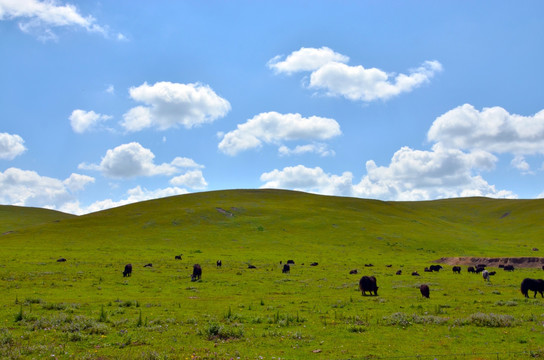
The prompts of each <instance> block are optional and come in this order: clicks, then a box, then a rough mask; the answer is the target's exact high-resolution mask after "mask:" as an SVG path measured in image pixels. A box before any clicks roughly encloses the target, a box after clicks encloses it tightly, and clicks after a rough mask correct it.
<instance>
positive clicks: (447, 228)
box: [2, 190, 544, 261]
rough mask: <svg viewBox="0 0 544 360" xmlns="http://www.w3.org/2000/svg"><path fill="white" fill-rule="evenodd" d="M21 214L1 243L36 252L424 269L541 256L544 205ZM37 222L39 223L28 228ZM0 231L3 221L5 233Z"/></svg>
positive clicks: (246, 201)
mask: <svg viewBox="0 0 544 360" xmlns="http://www.w3.org/2000/svg"><path fill="white" fill-rule="evenodd" d="M7 210H8V208H6V207H4V208H3V211H4V212H6V211H7ZM21 210H22V209H19V208H13V210H12V211H13V212H14V213H15V212H19V213H20V212H21ZM27 211H28V212H27V213H25V214H26V215H27V216H26V217H24V218H23V219H28V221H27V223H26V226H23V225H24V224H25V223H24V222H23V220H21V221H20V225H19V226H17V228H18V229H19V231H18V232H17V234H11V236H10V237H6V236H4V237H3V239H2V241H3V242H4V244H6V245H7V244H9V239H8V238H13V239H15V238H19V239H20V237H23V238H24V239H25V240H26V241H30V242H32V241H35V242H36V243H35V244H34V246H35V247H37V248H40V247H48V248H50V247H51V246H53V245H54V244H57V245H60V246H70V247H76V248H80V247H81V248H84V247H86V246H90V245H92V246H99V247H100V246H102V247H104V248H108V249H111V250H122V251H123V252H127V251H128V252H130V251H132V249H136V248H137V247H138V245H139V244H145V245H146V246H150V245H151V244H152V245H153V247H155V248H156V249H157V250H158V251H164V252H166V251H168V249H172V251H174V249H179V251H183V249H185V251H186V250H189V251H195V250H199V251H204V250H205V249H206V251H208V253H211V254H213V255H214V257H216V256H219V255H220V254H228V253H229V251H236V252H238V253H240V252H245V253H246V254H247V256H248V258H251V257H252V256H253V257H254V256H256V255H257V254H259V255H258V256H259V257H261V256H262V254H260V247H262V246H266V248H267V249H268V250H267V254H264V256H265V257H267V256H269V257H270V258H273V257H275V256H280V254H282V253H285V252H287V251H288V252H290V253H292V254H297V253H301V254H305V255H306V256H313V257H326V256H327V255H329V254H335V253H336V252H337V251H338V249H344V250H345V251H347V253H348V254H350V255H351V254H353V256H360V255H359V253H360V252H363V251H364V254H365V255H364V256H365V258H368V259H369V260H370V259H374V261H376V258H378V257H380V256H381V255H383V254H390V253H394V254H395V256H396V257H400V258H404V257H406V260H407V261H410V258H411V257H412V256H413V255H414V254H417V255H418V256H421V257H422V258H424V259H426V260H427V261H431V260H433V259H439V258H441V257H452V256H482V257H522V256H524V257H529V256H538V253H535V252H534V251H533V248H539V247H540V248H543V251H544V246H539V244H542V240H541V234H542V230H543V226H542V222H541V217H542V216H541V214H542V213H544V200H504V199H488V198H459V199H447V200H436V201H422V202H384V201H377V200H366V199H358V198H345V197H332V196H321V195H314V194H307V193H302V192H294V191H284V190H229V191H212V192H203V193H195V194H187V195H181V196H174V197H169V198H163V199H157V200H151V201H145V202H141V203H136V204H131V205H127V206H123V207H119V208H114V209H109V210H105V211H101V212H97V213H92V214H88V215H84V216H79V217H74V216H69V215H66V214H59V213H54V212H49V211H46V210H41V211H38V213H39V214H40V216H37V215H36V216H34V217H32V216H29V215H28V214H34V212H33V211H31V209H28V210H27ZM14 213H10V212H9V211H7V214H9V215H8V216H7V218H8V219H16V218H17V216H18V215H15V214H14ZM46 215H47V216H46ZM3 216H4V215H3ZM59 219H62V221H57V222H54V220H59ZM38 220H39V221H38ZM11 221H12V223H13V220H11ZM38 222H41V223H42V224H41V225H39V226H32V227H29V226H28V225H36V224H37V223H38ZM6 223H9V221H6V220H2V224H3V226H4V228H6V225H5V224H6ZM59 235H61V236H59ZM29 239H33V240H29ZM17 241H18V240H17ZM159 249H160V250H159ZM176 251H177V250H176ZM216 254H217V255H216ZM112 255H113V256H116V254H115V252H114V253H113V254H112Z"/></svg>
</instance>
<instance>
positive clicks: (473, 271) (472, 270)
mask: <svg viewBox="0 0 544 360" xmlns="http://www.w3.org/2000/svg"><path fill="white" fill-rule="evenodd" d="M467 271H468V272H469V273H475V272H476V270H475V269H474V266H469V267H468V269H467Z"/></svg>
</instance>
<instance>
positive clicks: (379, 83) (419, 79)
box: [268, 47, 442, 102]
mask: <svg viewBox="0 0 544 360" xmlns="http://www.w3.org/2000/svg"><path fill="white" fill-rule="evenodd" d="M281 59H282V57H281V56H276V57H274V58H273V59H271V60H270V61H269V62H268V67H269V68H271V69H273V70H275V72H276V73H287V74H292V73H294V72H298V71H308V72H311V74H310V82H309V84H308V88H310V89H316V90H323V91H324V92H325V95H328V96H343V97H345V98H346V99H349V100H352V101H365V102H370V101H374V100H387V99H389V98H391V97H394V96H397V95H399V94H401V93H404V92H410V91H412V90H413V89H415V88H417V87H418V86H420V85H422V84H424V83H427V82H429V80H430V79H431V78H432V77H433V76H434V75H435V74H436V73H438V72H440V71H442V64H440V63H439V62H438V61H435V60H434V61H425V62H424V63H423V64H422V65H421V66H420V67H418V68H416V69H413V70H411V71H409V73H408V74H389V73H387V72H385V71H383V70H380V69H377V68H369V69H366V68H364V67H363V66H361V65H359V66H350V65H347V62H348V61H349V58H348V57H347V56H345V55H342V54H339V53H336V52H334V51H332V50H331V49H329V48H327V47H322V48H320V49H316V48H301V49H300V50H298V51H294V52H293V53H291V54H290V55H289V56H287V58H286V59H285V60H283V61H281Z"/></svg>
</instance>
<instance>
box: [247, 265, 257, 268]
mask: <svg viewBox="0 0 544 360" xmlns="http://www.w3.org/2000/svg"><path fill="white" fill-rule="evenodd" d="M247 268H248V269H256V268H257V267H256V266H255V265H248V266H247Z"/></svg>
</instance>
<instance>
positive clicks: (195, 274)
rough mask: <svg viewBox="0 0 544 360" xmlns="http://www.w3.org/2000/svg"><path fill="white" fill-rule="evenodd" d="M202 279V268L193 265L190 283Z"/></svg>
mask: <svg viewBox="0 0 544 360" xmlns="http://www.w3.org/2000/svg"><path fill="white" fill-rule="evenodd" d="M201 277H202V268H201V267H200V265H199V264H194V265H193V275H191V281H197V280H200V278H201Z"/></svg>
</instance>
